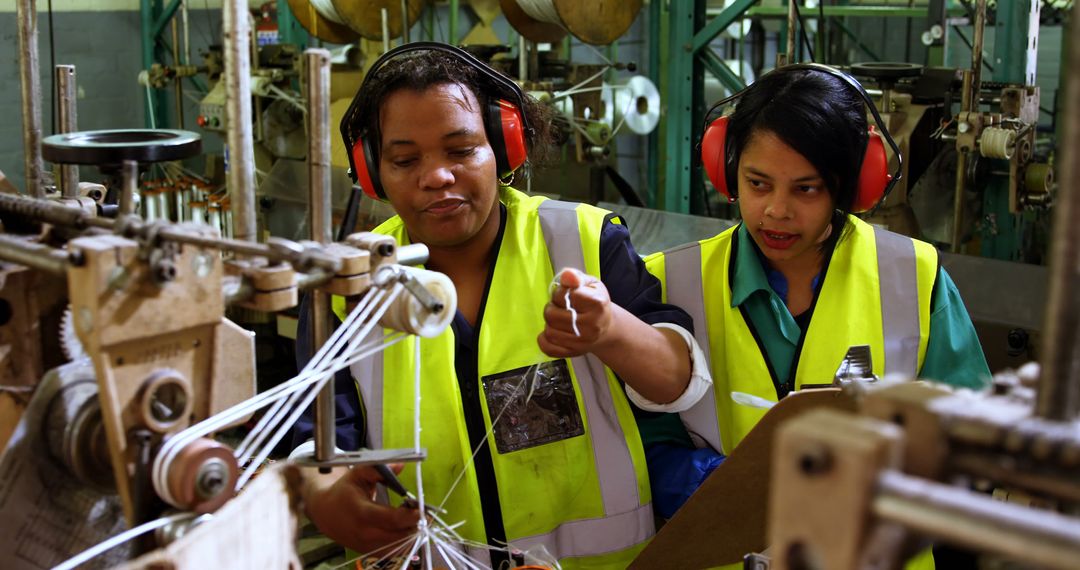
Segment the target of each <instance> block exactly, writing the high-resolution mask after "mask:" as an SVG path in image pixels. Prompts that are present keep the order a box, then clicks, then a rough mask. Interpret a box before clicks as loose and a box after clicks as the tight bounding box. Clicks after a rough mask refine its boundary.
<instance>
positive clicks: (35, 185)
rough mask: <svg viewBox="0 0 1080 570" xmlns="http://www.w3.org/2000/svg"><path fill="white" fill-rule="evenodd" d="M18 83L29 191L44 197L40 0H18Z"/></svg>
mask: <svg viewBox="0 0 1080 570" xmlns="http://www.w3.org/2000/svg"><path fill="white" fill-rule="evenodd" d="M15 11H16V12H17V17H18V20H19V85H20V87H21V89H22V119H23V153H24V164H25V167H26V193H27V194H29V195H30V196H33V197H35V198H44V197H45V188H44V187H43V186H42V184H41V169H42V161H41V71H40V70H39V69H38V27H37V1H36V0H18V5H17V6H16V9H15Z"/></svg>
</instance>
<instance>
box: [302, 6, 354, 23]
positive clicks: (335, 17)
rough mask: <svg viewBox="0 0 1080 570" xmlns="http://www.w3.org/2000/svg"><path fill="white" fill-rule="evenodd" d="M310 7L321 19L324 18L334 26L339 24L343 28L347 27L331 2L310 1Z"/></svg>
mask: <svg viewBox="0 0 1080 570" xmlns="http://www.w3.org/2000/svg"><path fill="white" fill-rule="evenodd" d="M311 5H312V7H314V8H315V11H316V12H318V13H319V15H320V16H322V17H323V18H326V19H327V20H330V21H331V22H334V23H335V24H341V25H343V26H347V25H348V24H346V23H345V20H343V19H342V18H341V15H340V14H338V13H337V8H334V2H333V0H311Z"/></svg>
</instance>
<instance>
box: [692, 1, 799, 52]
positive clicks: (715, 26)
mask: <svg viewBox="0 0 1080 570" xmlns="http://www.w3.org/2000/svg"><path fill="white" fill-rule="evenodd" d="M757 1H758V0H735V2H734V3H733V4H731V5H730V6H728V7H726V8H724V9H723V10H722V11H721V12H720V13H719V14H717V15H716V17H715V18H713V19H712V20H709V23H708V24H705V27H703V28H701V30H699V31H698V32H697V33H696V34H694V41H693V43H691V46H690V49H691V50H692V51H694V52H697V51H698V50H700V49H701V48H703V47H705V46H707V45H709V43H710V42H712V41H713V38H715V37H716V36H717V35H719V34H720V32H722V31H724V29H726V28H727V27H728V26H730V25H731V24H733V23H735V21H736V20H739V19H741V18H742V17H743V14H746V13H747V10H750V9H751V8H750V7H751V6H753V5H754V4H757ZM785 13H786V12H785Z"/></svg>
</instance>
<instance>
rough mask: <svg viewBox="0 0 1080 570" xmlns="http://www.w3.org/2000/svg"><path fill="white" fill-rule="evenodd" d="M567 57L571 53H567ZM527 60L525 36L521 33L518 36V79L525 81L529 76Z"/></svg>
mask: <svg viewBox="0 0 1080 570" xmlns="http://www.w3.org/2000/svg"><path fill="white" fill-rule="evenodd" d="M566 57H567V58H569V57H570V54H566ZM526 61H528V59H527V57H526V54H525V36H521V35H519V36H518V79H520V80H522V81H525V79H526V78H527V77H528V70H529V66H528V65H526V63H525V62H526Z"/></svg>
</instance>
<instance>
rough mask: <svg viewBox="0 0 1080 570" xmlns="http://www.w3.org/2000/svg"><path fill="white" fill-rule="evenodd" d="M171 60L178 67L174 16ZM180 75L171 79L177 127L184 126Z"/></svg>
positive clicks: (178, 50)
mask: <svg viewBox="0 0 1080 570" xmlns="http://www.w3.org/2000/svg"><path fill="white" fill-rule="evenodd" d="M171 27H172V60H173V66H174V67H180V66H181V65H182V64H181V63H180V32H179V30H177V23H176V17H173V19H172V26H171ZM181 81H183V80H182V79H180V75H179V74H177V76H176V77H175V78H174V79H173V96H174V98H175V99H176V120H177V125H179V126H178V127H177V128H178V129H183V128H184V88H183V86H182V85H180V82H181Z"/></svg>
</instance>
